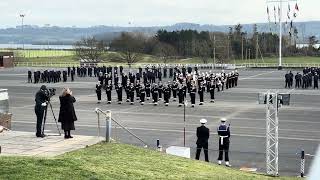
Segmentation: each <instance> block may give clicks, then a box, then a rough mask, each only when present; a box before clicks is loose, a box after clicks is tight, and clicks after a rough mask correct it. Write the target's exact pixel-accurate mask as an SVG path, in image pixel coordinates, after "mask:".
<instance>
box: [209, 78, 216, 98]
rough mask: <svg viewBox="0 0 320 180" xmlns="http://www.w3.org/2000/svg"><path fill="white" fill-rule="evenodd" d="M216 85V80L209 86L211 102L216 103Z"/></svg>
mask: <svg viewBox="0 0 320 180" xmlns="http://www.w3.org/2000/svg"><path fill="white" fill-rule="evenodd" d="M215 88H216V85H215V80H212V81H211V83H210V86H209V92H210V99H211V100H210V102H212V103H214V91H215Z"/></svg>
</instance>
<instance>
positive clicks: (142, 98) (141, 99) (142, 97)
mask: <svg viewBox="0 0 320 180" xmlns="http://www.w3.org/2000/svg"><path fill="white" fill-rule="evenodd" d="M145 96H146V94H145V93H141V94H140V102H144V98H145Z"/></svg>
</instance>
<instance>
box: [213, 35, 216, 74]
mask: <svg viewBox="0 0 320 180" xmlns="http://www.w3.org/2000/svg"><path fill="white" fill-rule="evenodd" d="M215 67H216V35H213V68H214V69H215Z"/></svg>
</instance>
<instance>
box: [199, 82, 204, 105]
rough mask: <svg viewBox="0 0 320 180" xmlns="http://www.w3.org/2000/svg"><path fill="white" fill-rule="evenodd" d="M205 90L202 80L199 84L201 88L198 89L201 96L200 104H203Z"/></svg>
mask: <svg viewBox="0 0 320 180" xmlns="http://www.w3.org/2000/svg"><path fill="white" fill-rule="evenodd" d="M204 92H205V87H204V86H203V82H202V83H201V85H200V86H199V89H198V94H199V98H200V104H199V105H203V102H204V100H203V95H204Z"/></svg>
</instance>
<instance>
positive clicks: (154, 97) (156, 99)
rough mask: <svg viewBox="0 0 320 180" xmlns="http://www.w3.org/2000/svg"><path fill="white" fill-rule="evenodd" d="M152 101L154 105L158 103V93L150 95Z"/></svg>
mask: <svg viewBox="0 0 320 180" xmlns="http://www.w3.org/2000/svg"><path fill="white" fill-rule="evenodd" d="M152 99H153V102H154V103H156V102H158V93H152Z"/></svg>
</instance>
